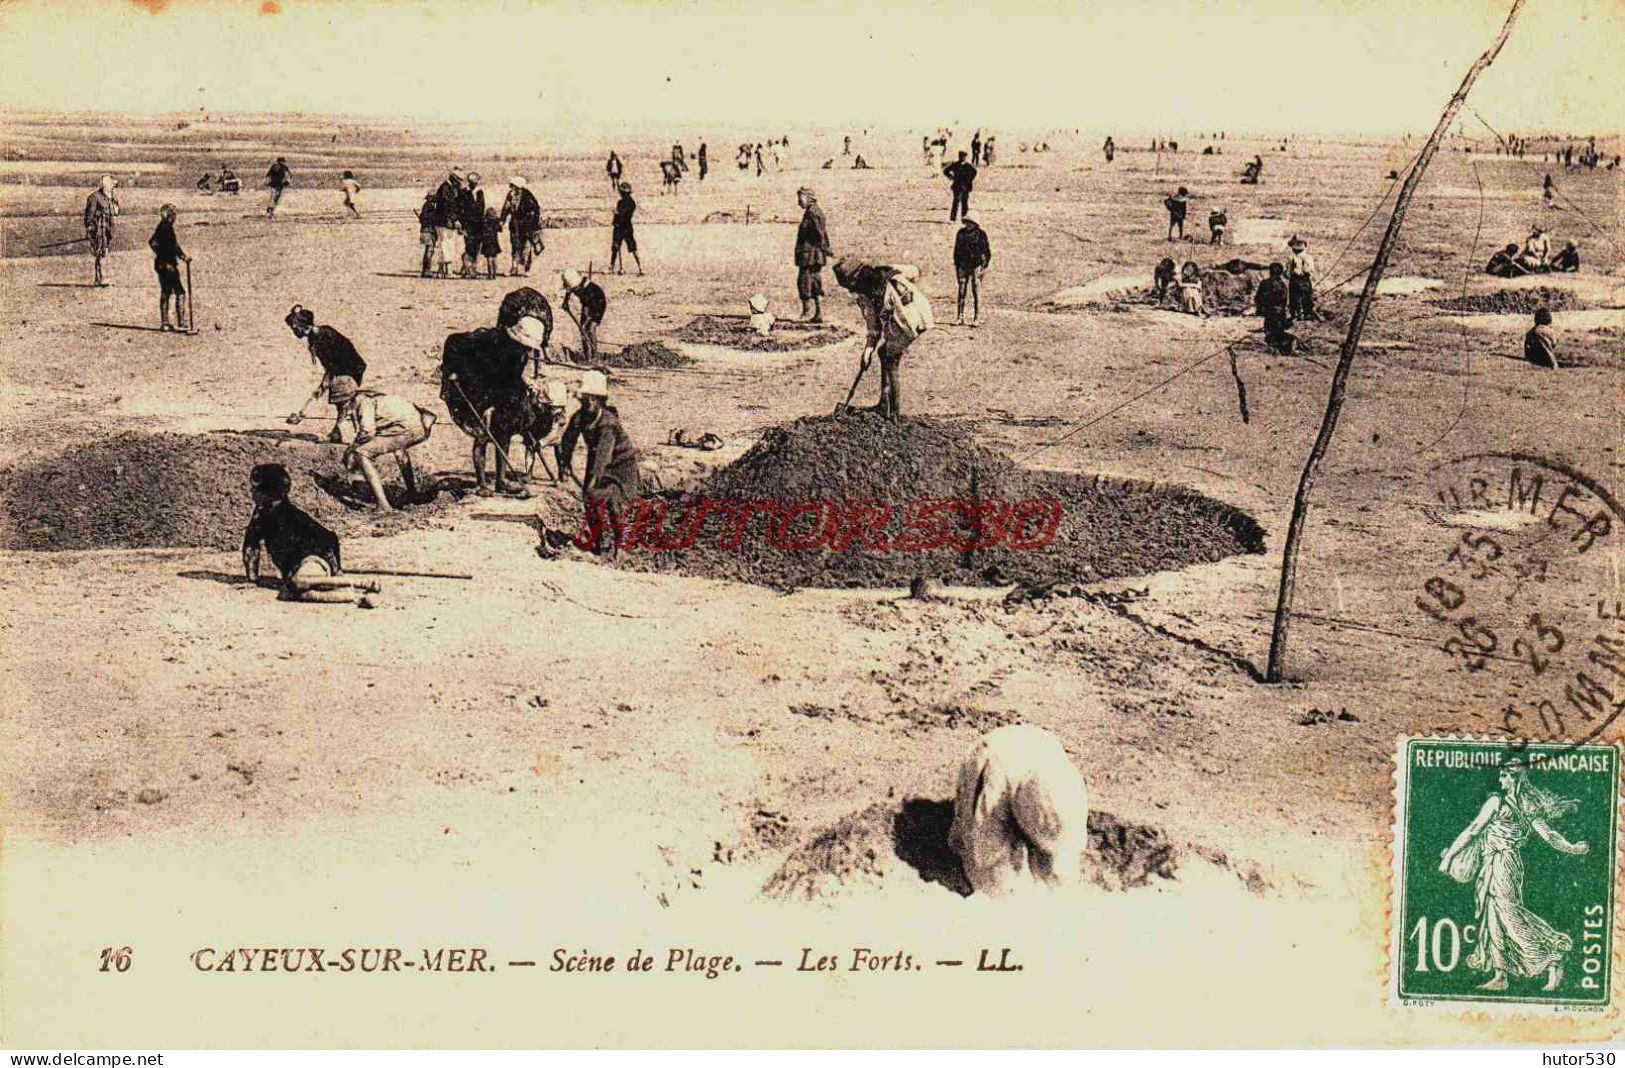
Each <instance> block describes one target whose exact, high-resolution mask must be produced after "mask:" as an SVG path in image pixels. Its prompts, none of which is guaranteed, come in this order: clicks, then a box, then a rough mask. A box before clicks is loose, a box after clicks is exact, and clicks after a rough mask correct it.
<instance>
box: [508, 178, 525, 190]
mask: <svg viewBox="0 0 1625 1068" xmlns="http://www.w3.org/2000/svg"><path fill="white" fill-rule="evenodd" d="M508 184H509V185H512V186H518V187H519V188H520V189H525V188H527V187H528V185H529V183H527V182H526V181H525V179H524V178H523V177H521V176H520V175H517V174H516V175H514V176H513V177H512V178H509V179H508Z"/></svg>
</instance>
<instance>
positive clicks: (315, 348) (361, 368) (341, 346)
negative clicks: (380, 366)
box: [305, 326, 367, 386]
mask: <svg viewBox="0 0 1625 1068" xmlns="http://www.w3.org/2000/svg"><path fill="white" fill-rule="evenodd" d="M305 344H307V345H309V346H310V354H311V356H313V357H314V358H315V360H316V362H317V363H319V364H321V365H322V371H323V372H324V373H326V374H328V375H332V376H337V375H349V376H350V377H351V378H353V379H355V382H356V385H358V386H359V385H360V384H361V379H362V377H363V376H364V375H365V374H366V373H367V361H366V360H363V359H362V358H361V353H359V352H357V351H356V350H355V346H354V345H352V344H350V339H349V338H347V337H345V336H344V335H343V334H341V333H339V332H338V331H337V330H334V329H333V328H332V327H331V326H318V327H317V328H316V329H314V330H312V331H311V332H310V333H308V334H306V335H305Z"/></svg>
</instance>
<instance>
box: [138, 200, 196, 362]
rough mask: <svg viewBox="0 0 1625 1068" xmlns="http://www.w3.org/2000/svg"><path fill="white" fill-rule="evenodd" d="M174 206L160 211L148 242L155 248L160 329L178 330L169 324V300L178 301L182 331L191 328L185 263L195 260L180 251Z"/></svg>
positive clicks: (153, 267)
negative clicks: (186, 302) (183, 272)
mask: <svg viewBox="0 0 1625 1068" xmlns="http://www.w3.org/2000/svg"><path fill="white" fill-rule="evenodd" d="M175 214H176V212H175V205H173V204H165V205H164V206H163V207H161V208H159V209H158V225H157V226H156V227H154V228H153V231H152V236H151V237H150V238H148V239H147V247H148V248H150V249H152V269H153V270H154V271H156V272H157V274H158V315H159V326H158V329H159V330H170V331H173V330H174V329H175V327H174V326H171V325H170V324H169V298H170V297H174V298H175V322H176V323H177V324H178V325H179V326H180V328H181V329H182V330H186V329H189V321H190V316H189V315H187V314H186V305H185V301H186V287H185V286H183V285H182V284H181V268H180V265H181V264H182V263H187V264H190V263H191V262H192V257H190V256H188V255H187V254H186V253H185V252H184V251H182V249H181V243H180V240H179V239H178V238H176V236H175Z"/></svg>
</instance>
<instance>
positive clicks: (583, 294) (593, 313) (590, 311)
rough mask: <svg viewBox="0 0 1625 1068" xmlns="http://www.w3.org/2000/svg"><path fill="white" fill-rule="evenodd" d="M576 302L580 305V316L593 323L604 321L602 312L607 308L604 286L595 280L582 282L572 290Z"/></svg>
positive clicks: (607, 300)
mask: <svg viewBox="0 0 1625 1068" xmlns="http://www.w3.org/2000/svg"><path fill="white" fill-rule="evenodd" d="M572 295H574V297H575V298H576V302H577V303H578V304H580V305H581V317H582V318H583V319H585V320H587V321H588V322H590V323H593V324H594V325H596V324H598V323H601V322H603V321H604V313H605V312H606V311H608V310H609V298H608V297H606V296H604V287H603V286H601V285H599V284H598V283H597V282H583V283H581V288H580V289H576V290H573V291H572Z"/></svg>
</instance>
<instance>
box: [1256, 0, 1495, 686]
mask: <svg viewBox="0 0 1625 1068" xmlns="http://www.w3.org/2000/svg"><path fill="white" fill-rule="evenodd" d="M1523 5H1524V0H1514V2H1513V4H1512V10H1511V11H1510V12H1508V14H1507V18H1506V22H1505V24H1503V25H1502V27H1501V33H1500V34H1499V35H1498V36H1497V37H1496V38H1495V40H1494V42H1493V43H1491V45H1490V46H1489V48H1487V49H1486V50H1485V51H1484V54H1483V55H1481V56H1479V57H1478V62H1476V63H1474V64H1473V65H1472V67H1471V68H1470V69H1469V70H1468V71H1467V76H1466V77H1465V78H1463V79H1462V81H1461V87H1460V88H1459V89H1457V90H1456V95H1455V96H1453V97H1451V98H1450V103H1448V104H1446V105H1445V108H1444V113H1443V114H1441V115H1440V116H1439V122H1438V124H1437V125H1436V126H1434V128H1433V134H1432V136H1430V137H1429V138H1428V142H1427V144H1426V145H1424V146H1423V147H1422V152H1421V155H1419V156H1417V158H1416V166H1414V167H1412V168H1411V173H1410V176H1409V177H1407V178H1406V179H1405V184H1404V185H1403V186H1401V187H1400V190H1399V197H1398V198H1397V199H1396V200H1395V201H1394V214H1393V216H1392V217H1391V218H1390V219H1389V220H1388V230H1387V232H1385V233H1384V234H1383V235H1382V244H1381V245H1380V246H1379V247H1378V249H1377V258H1376V260H1375V262H1373V263H1372V264H1371V272H1370V274H1368V275H1366V279H1365V288H1364V289H1362V290H1361V291H1360V301H1359V303H1358V304H1356V305H1355V307H1354V315H1353V317H1352V318H1351V319H1350V320H1349V332H1348V337H1346V338H1345V339H1344V340H1343V351H1342V353H1341V354H1340V355H1339V356H1338V359H1337V369H1336V370H1335V371H1334V372H1333V373H1332V387H1331V392H1330V394H1329V395H1328V396H1327V398H1326V414H1325V416H1324V417H1323V418H1322V419H1321V423H1320V433H1319V434H1318V435H1317V436H1316V437H1315V444H1314V448H1312V449H1310V450H1309V459H1308V460H1307V461H1306V462H1305V463H1304V465H1303V474H1302V476H1301V477H1300V478H1299V479H1298V492H1297V495H1296V496H1295V497H1294V498H1293V501H1292V521H1291V523H1290V524H1289V525H1288V527H1287V533H1286V546H1285V548H1284V549H1283V551H1282V554H1281V589H1280V593H1279V596H1278V597H1277V599H1276V603H1275V626H1274V628H1273V629H1272V631H1271V633H1270V658H1269V665H1268V667H1267V668H1266V670H1265V672H1264V679H1265V681H1267V682H1280V681H1281V678H1282V674H1283V671H1284V667H1285V661H1286V642H1287V631H1288V629H1289V626H1290V624H1291V621H1292V589H1293V582H1294V580H1295V579H1296V577H1297V570H1298V548H1299V545H1300V543H1301V542H1302V540H1303V527H1304V521H1305V519H1306V518H1307V515H1308V511H1309V491H1310V490H1311V489H1312V488H1313V487H1314V484H1315V474H1316V473H1317V472H1318V471H1319V469H1320V461H1321V459H1322V458H1324V457H1325V455H1326V449H1327V447H1328V446H1329V445H1330V444H1331V441H1332V433H1333V431H1335V430H1336V429H1337V417H1338V416H1339V415H1340V414H1341V413H1342V410H1343V393H1344V391H1345V389H1346V388H1347V387H1348V378H1349V372H1350V370H1352V369H1353V367H1354V355H1355V353H1356V352H1357V351H1359V347H1360V333H1361V331H1363V330H1364V329H1365V320H1366V316H1367V315H1368V314H1369V313H1370V311H1371V303H1372V301H1374V300H1375V299H1376V296H1377V285H1378V284H1379V283H1380V282H1381V281H1382V274H1383V271H1384V270H1386V269H1387V266H1388V257H1389V256H1390V255H1391V254H1392V253H1393V251H1394V245H1395V244H1396V243H1397V242H1398V240H1399V231H1400V227H1402V226H1403V225H1404V223H1405V211H1406V209H1407V208H1409V207H1410V203H1411V196H1412V195H1413V194H1414V193H1415V192H1416V187H1417V186H1418V185H1420V184H1421V181H1422V175H1423V174H1424V173H1426V171H1427V169H1428V164H1429V163H1430V162H1431V161H1432V160H1433V155H1434V153H1436V152H1437V151H1438V150H1439V143H1440V142H1441V141H1443V140H1444V135H1445V133H1446V131H1448V130H1449V129H1450V123H1451V122H1452V121H1454V119H1455V117H1456V115H1457V113H1458V112H1460V111H1461V107H1462V105H1463V104H1465V103H1466V102H1467V94H1468V92H1470V91H1471V90H1472V88H1473V83H1474V82H1476V81H1477V80H1478V76H1479V75H1480V74H1483V73H1484V71H1485V70H1486V69H1487V68H1488V67H1489V65H1490V64H1491V63H1493V62H1495V57H1496V56H1498V55H1499V54H1500V53H1501V47H1502V46H1503V45H1505V44H1506V42H1507V37H1508V36H1509V35H1510V34H1511V33H1512V24H1513V23H1514V22H1516V21H1517V19H1518V12H1520V11H1521V10H1523Z"/></svg>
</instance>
